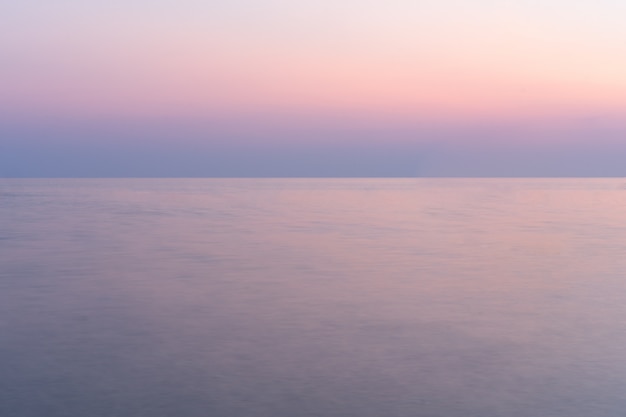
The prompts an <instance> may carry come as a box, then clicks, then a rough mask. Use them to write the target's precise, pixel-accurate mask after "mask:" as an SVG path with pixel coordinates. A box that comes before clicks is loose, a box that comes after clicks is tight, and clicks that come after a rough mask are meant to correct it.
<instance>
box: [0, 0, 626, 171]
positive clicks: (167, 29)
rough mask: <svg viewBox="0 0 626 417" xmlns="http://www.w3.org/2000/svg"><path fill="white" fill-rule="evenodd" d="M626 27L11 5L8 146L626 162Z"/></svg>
mask: <svg viewBox="0 0 626 417" xmlns="http://www.w3.org/2000/svg"><path fill="white" fill-rule="evenodd" d="M624 16H626V4H625V3H623V2H618V1H569V2H564V1H550V2H546V1H543V2H539V1H523V2H522V1H500V2H496V1H445V0H443V1H436V2H435V1H419V2H416V1H386V2H356V1H340V2H336V1H335V2H331V1H326V0H322V1H317V2H294V1H291V2H287V1H277V0H274V1H256V2H250V1H248V2H245V1H228V2H223V1H222V2H220V1H213V2H205V1H203V2H201V1H177V2H174V1H158V2H147V1H134V2H133V1H131V2H121V1H109V2H103V1H95V2H78V1H62V2H54V4H52V3H50V2H44V1H42V0H31V1H28V0H25V1H21V2H14V4H3V5H2V6H0V26H1V27H2V29H1V30H2V32H3V33H4V34H5V35H6V36H2V37H0V55H2V57H3V60H2V61H3V64H2V66H0V124H1V126H0V134H2V136H0V141H2V142H0V144H1V143H3V142H4V143H9V142H11V143H15V142H16V141H18V142H20V143H21V145H20V146H21V148H20V149H22V151H21V154H28V152H26V151H25V150H24V149H27V148H28V149H36V143H40V142H42V141H43V142H45V143H47V144H48V145H50V146H53V147H55V148H58V149H59V150H62V149H61V148H59V147H62V146H70V145H71V146H73V148H72V149H73V151H72V152H74V151H76V149H79V148H80V146H84V145H85V144H93V145H94V146H95V147H98V146H101V147H102V146H105V147H106V146H109V147H114V146H113V145H115V143H118V142H122V143H125V144H126V145H125V146H130V145H129V144H128V141H136V146H139V147H141V146H147V147H150V146H152V147H153V148H154V152H157V151H156V150H157V149H158V148H159V146H160V145H158V143H160V142H161V141H166V142H168V141H170V145H171V146H174V147H175V146H179V148H178V151H179V152H182V153H185V152H189V154H192V153H193V152H194V147H195V149H196V150H198V149H200V150H201V151H203V152H206V153H211V152H212V150H213V149H217V148H220V147H222V148H223V147H231V148H233V146H232V143H236V144H237V146H239V147H240V148H239V149H241V151H242V152H244V153H245V152H252V149H256V148H258V147H259V146H260V147H261V148H262V149H266V151H267V152H271V151H272V150H274V151H275V152H278V153H280V154H285V155H287V154H288V153H289V152H292V153H293V152H295V153H294V155H295V154H297V153H298V152H300V151H303V152H304V150H306V149H312V148H315V147H316V146H318V145H319V144H323V143H327V144H328V146H327V148H326V151H327V152H330V154H333V153H332V149H335V148H337V147H339V148H341V147H344V146H352V145H355V144H356V146H357V148H358V146H364V147H366V148H368V149H369V148H376V149H381V148H384V147H385V144H389V143H391V145H390V148H389V149H397V148H398V143H401V144H404V147H405V148H407V149H409V148H411V149H413V148H415V149H417V148H419V149H424V147H432V146H435V147H437V146H438V145H441V146H439V147H440V148H446V149H447V148H448V147H449V144H450V143H455V142H456V143H461V144H463V146H467V144H470V143H471V144H477V145H476V146H477V147H476V148H475V149H479V148H480V149H482V148H485V147H486V148H489V146H490V145H491V144H493V143H494V142H496V143H498V144H499V147H503V146H504V147H507V146H508V147H513V148H520V147H521V148H524V146H526V147H527V148H528V149H530V148H532V147H536V146H537V144H540V145H541V146H540V148H542V149H544V148H546V147H549V148H552V147H554V146H567V144H568V143H572V144H575V145H576V146H579V145H580V144H581V143H583V144H585V143H587V145H585V146H588V147H592V148H593V146H592V145H593V144H594V143H596V142H600V143H602V147H601V148H602V149H604V148H606V149H608V148H611V149H612V151H611V152H613V153H614V152H616V151H615V149H621V144H622V142H623V140H624V134H625V133H626V128H625V124H626V123H624V120H625V119H626V118H625V117H624V116H625V115H626V76H625V75H624V74H626V59H624V45H626V26H624V25H623V18H624ZM38 129H39V131H40V132H39V133H38V134H35V133H33V132H35V131H37V130H38ZM163 130H165V131H172V132H179V134H178V135H174V134H172V135H169V139H168V138H164V136H168V135H162V134H161V132H163ZM494 131H495V132H497V133H493V132H494ZM19 132H21V133H19ZM25 132H29V133H28V134H27V133H25ZM63 132H73V133H71V134H69V133H68V134H63ZM77 132H82V133H81V134H78V133H77ZM103 132H108V134H103ZM485 132H490V133H485ZM62 136H64V138H63V139H62V140H56V139H54V138H55V137H57V138H59V137H62ZM70 139H71V140H70ZM67 142H69V143H70V145H68V144H67ZM502 142H505V143H504V144H503V143H502ZM155 143H156V144H157V145H158V146H157V145H155ZM546 143H548V144H547V145H546ZM64 144H65V145H64ZM176 144H178V145H176ZM246 144H249V145H250V146H249V147H247V148H246ZM281 144H288V145H289V146H286V145H285V147H284V148H281V147H280V145H281ZM294 144H295V145H298V146H301V147H300V148H299V149H300V151H296V148H298V146H295V145H294ZM607 144H609V145H610V146H609V145H607ZM444 145H445V146H444ZM133 146H134V145H133ZM265 146H266V147H265ZM320 146H321V145H320ZM607 146H608V147H607ZM241 147H243V148H241ZM234 148H237V147H234ZM234 148H233V149H234ZM497 148H498V147H496V148H493V149H496V150H497ZM601 148H598V149H601ZM67 149H68V152H70V151H69V150H70V148H67ZM121 149H122V148H120V150H121ZM459 149H460V148H459ZM490 149H491V148H490ZM274 151H272V152H274ZM326 151H325V152H326ZM494 152H495V150H494ZM70 153H71V152H70ZM15 155H16V158H17V154H15ZM5 158H8V157H7V156H6V155H5ZM279 159H280V158H279ZM392 160H393V158H392ZM24 163H26V161H25V162H24ZM138 163H139V161H138ZM276 163H278V164H279V165H280V163H279V162H276ZM346 163H347V164H358V161H356V162H354V161H353V162H350V161H347V160H346ZM389 163H390V164H392V162H389ZM459 163H460V164H462V162H459ZM12 164H13V165H16V164H18V165H19V163H18V162H15V161H14V162H12ZM233 164H234V165H233V166H236V165H237V164H236V161H233ZM528 169H530V170H531V171H532V167H530V166H529V167H528ZM319 170H320V173H321V174H323V172H322V171H323V170H324V166H323V164H322V165H320V166H319ZM26 171H28V170H27V169H26ZM209 171H210V170H209ZM209 171H207V175H210V174H211V173H210V172H209ZM235 171H236V170H235ZM278 171H280V169H278ZM289 171H290V168H289V167H288V166H285V173H288V172H289ZM313 171H315V170H313ZM357 171H358V170H357ZM391 171H393V170H391ZM496 171H497V170H495V171H494V173H496V174H497V172H496ZM565 171H567V170H565ZM574 171H575V170H574ZM574 171H572V172H573V173H575V172H574ZM0 174H1V173H0ZM7 175H9V174H7Z"/></svg>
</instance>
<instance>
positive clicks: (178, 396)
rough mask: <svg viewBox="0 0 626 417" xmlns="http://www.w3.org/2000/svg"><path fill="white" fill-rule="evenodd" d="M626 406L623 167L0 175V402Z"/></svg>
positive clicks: (519, 415) (217, 406) (262, 407)
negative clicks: (522, 171) (571, 172)
mask: <svg viewBox="0 0 626 417" xmlns="http://www.w3.org/2000/svg"><path fill="white" fill-rule="evenodd" d="M625 414H626V180H624V179H46V180H44V179H0V416H3V417H5V416H6V417H314V416H315V417H623V416H624V415H625Z"/></svg>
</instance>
